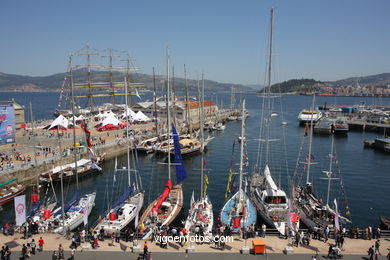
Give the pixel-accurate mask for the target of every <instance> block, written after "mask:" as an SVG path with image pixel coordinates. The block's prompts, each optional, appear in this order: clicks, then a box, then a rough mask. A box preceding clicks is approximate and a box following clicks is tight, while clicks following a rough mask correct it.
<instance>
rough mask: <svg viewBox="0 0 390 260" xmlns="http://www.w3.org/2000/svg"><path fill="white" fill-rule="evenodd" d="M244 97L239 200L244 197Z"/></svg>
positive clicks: (243, 105) (243, 102)
mask: <svg viewBox="0 0 390 260" xmlns="http://www.w3.org/2000/svg"><path fill="white" fill-rule="evenodd" d="M244 137H245V99H244V100H243V101H242V121H241V145H240V188H239V193H240V201H242V200H243V199H244V196H243V195H244V194H243V192H242V180H243V176H242V175H243V165H244V142H245V139H244Z"/></svg>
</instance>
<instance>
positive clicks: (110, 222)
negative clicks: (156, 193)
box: [95, 78, 144, 235]
mask: <svg viewBox="0 0 390 260" xmlns="http://www.w3.org/2000/svg"><path fill="white" fill-rule="evenodd" d="M125 95H126V98H125V100H126V107H127V80H126V78H125ZM126 118H128V116H127V111H126ZM132 140H133V139H132V138H130V137H129V127H128V122H126V141H127V148H126V150H127V167H126V168H122V169H121V170H124V171H126V172H127V176H128V186H127V188H126V190H125V191H124V193H123V194H122V195H121V196H120V197H119V198H118V200H117V201H116V202H115V203H114V204H113V205H112V207H111V209H110V210H109V212H108V213H107V215H106V216H105V217H104V219H102V220H101V221H100V223H98V225H97V226H96V227H95V230H101V229H103V230H104V231H105V233H106V234H107V235H110V234H112V233H115V232H116V231H118V230H119V231H120V230H122V229H123V228H125V227H126V226H127V225H128V224H129V223H130V222H131V221H132V220H133V219H134V218H135V217H136V216H137V215H138V214H139V212H140V210H141V208H142V206H143V203H144V192H143V190H142V189H141V187H140V186H141V185H142V183H141V178H139V182H140V183H138V181H137V180H138V174H137V173H138V171H137V170H136V169H135V166H136V163H135V159H134V156H133V159H134V160H133V165H134V169H133V170H132V169H131V167H130V147H129V144H128V143H129V142H130V141H132ZM116 166H117V162H116V161H115V171H120V170H118V169H117V167H116ZM132 171H133V172H134V177H135V182H134V184H133V185H132V182H131V172H132Z"/></svg>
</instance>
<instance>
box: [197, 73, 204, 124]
mask: <svg viewBox="0 0 390 260" xmlns="http://www.w3.org/2000/svg"><path fill="white" fill-rule="evenodd" d="M201 101H202V100H201V95H200V82H199V78H198V118H199V120H198V122H199V130H200V129H202V128H203V127H204V124H203V125H201V122H200V110H201V107H200V106H201V104H200V102H201Z"/></svg>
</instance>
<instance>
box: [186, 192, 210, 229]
mask: <svg viewBox="0 0 390 260" xmlns="http://www.w3.org/2000/svg"><path fill="white" fill-rule="evenodd" d="M190 206H191V209H190V210H189V215H188V217H187V219H186V222H185V224H184V227H185V228H186V230H187V231H188V232H189V233H192V234H194V230H195V228H196V227H200V228H201V229H202V230H203V233H204V235H208V234H211V233H212V230H213V225H214V215H213V205H212V204H211V202H210V200H209V199H208V197H207V196H206V197H203V198H202V199H201V200H199V201H197V202H195V203H194V205H190ZM201 216H202V217H201ZM202 218H203V219H202Z"/></svg>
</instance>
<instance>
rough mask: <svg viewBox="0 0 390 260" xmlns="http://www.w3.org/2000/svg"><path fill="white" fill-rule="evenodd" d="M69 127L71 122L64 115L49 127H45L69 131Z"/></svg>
mask: <svg viewBox="0 0 390 260" xmlns="http://www.w3.org/2000/svg"><path fill="white" fill-rule="evenodd" d="M68 126H69V121H68V119H66V118H65V117H64V116H63V115H59V116H58V117H57V118H56V119H54V121H53V122H52V123H51V124H50V125H49V126H48V127H45V128H44V129H49V130H51V129H58V128H60V129H67V128H68Z"/></svg>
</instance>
